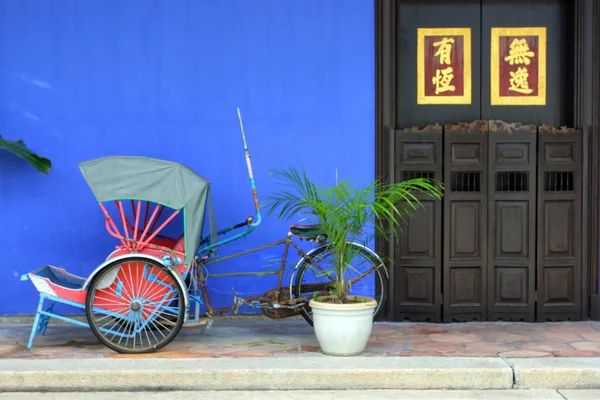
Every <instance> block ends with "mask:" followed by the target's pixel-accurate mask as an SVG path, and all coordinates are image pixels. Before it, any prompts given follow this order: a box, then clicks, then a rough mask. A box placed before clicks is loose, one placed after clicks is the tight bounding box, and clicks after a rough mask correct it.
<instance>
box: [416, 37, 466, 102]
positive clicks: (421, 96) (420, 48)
mask: <svg viewBox="0 0 600 400" xmlns="http://www.w3.org/2000/svg"><path fill="white" fill-rule="evenodd" d="M425 36H462V37H463V73H464V76H463V85H464V87H463V95H462V96H425ZM471 85H472V83H471V28H418V29H417V104H471Z"/></svg>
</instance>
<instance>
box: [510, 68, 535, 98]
mask: <svg viewBox="0 0 600 400" xmlns="http://www.w3.org/2000/svg"><path fill="white" fill-rule="evenodd" d="M510 76H511V78H510V87H509V88H508V90H512V91H515V92H518V93H523V94H530V93H531V92H533V89H531V88H530V87H529V83H528V82H527V78H528V77H529V72H527V68H525V67H522V68H521V67H519V68H518V69H517V70H516V71H514V72H513V71H511V72H510Z"/></svg>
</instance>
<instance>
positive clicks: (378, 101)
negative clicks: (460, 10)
mask: <svg viewBox="0 0 600 400" xmlns="http://www.w3.org/2000/svg"><path fill="white" fill-rule="evenodd" d="M396 33H397V32H396V0H375V86H376V90H375V175H376V178H377V179H381V180H383V181H385V182H389V181H390V172H391V171H392V170H393V163H391V165H390V162H391V161H393V158H392V155H391V153H390V151H392V150H391V149H390V137H391V136H392V135H393V134H394V132H395V129H396ZM392 243H393V241H390V240H389V239H388V238H383V237H380V236H378V237H376V239H375V249H376V251H377V254H380V255H381V256H383V257H385V258H387V259H389V260H390V262H393V261H394V249H393V246H392ZM390 262H387V263H386V264H387V266H388V267H389V272H390V279H389V282H390V283H389V285H390V287H389V290H388V293H389V295H388V297H387V304H386V308H385V309H384V312H383V313H382V318H383V319H385V320H390V319H392V316H393V315H394V300H395V295H394V290H393V282H394V279H395V276H394V268H393V267H392V266H391V265H389V264H390Z"/></svg>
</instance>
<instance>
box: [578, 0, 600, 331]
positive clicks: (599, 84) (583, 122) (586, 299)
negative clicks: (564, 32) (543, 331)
mask: <svg viewBox="0 0 600 400" xmlns="http://www.w3.org/2000/svg"><path fill="white" fill-rule="evenodd" d="M574 29H575V35H574V38H575V43H574V48H575V60H574V62H575V74H574V76H573V78H574V82H573V88H574V94H575V104H574V110H573V114H574V119H573V120H574V125H575V128H576V129H582V130H583V133H584V136H583V149H584V152H583V182H584V184H583V192H582V195H583V204H582V209H583V210H589V212H588V213H585V215H584V216H583V218H584V219H583V230H582V240H581V246H582V260H581V261H582V267H583V269H582V274H581V276H582V280H583V282H582V285H581V288H582V291H581V296H582V298H581V301H582V311H583V313H582V314H583V317H584V318H585V316H586V315H589V314H588V313H590V296H591V298H592V307H591V317H592V319H599V320H600V301H599V297H598V228H599V227H598V218H599V217H600V216H599V214H598V202H599V200H600V197H599V182H600V181H599V175H600V174H599V171H598V168H600V163H599V160H600V140H599V137H598V135H600V48H599V47H600V4H599V3H598V1H596V0H575V16H574Z"/></svg>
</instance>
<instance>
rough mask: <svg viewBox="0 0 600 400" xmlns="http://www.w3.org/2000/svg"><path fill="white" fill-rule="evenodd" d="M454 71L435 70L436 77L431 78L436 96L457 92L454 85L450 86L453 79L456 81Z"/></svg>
mask: <svg viewBox="0 0 600 400" xmlns="http://www.w3.org/2000/svg"><path fill="white" fill-rule="evenodd" d="M452 71H453V70H452V67H448V68H446V69H442V70H440V69H436V70H435V76H434V77H433V78H431V81H432V83H433V84H434V85H435V94H439V93H442V92H447V91H450V92H454V90H456V88H455V87H454V85H451V84H450V82H451V81H452V79H454V74H453V73H452Z"/></svg>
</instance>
